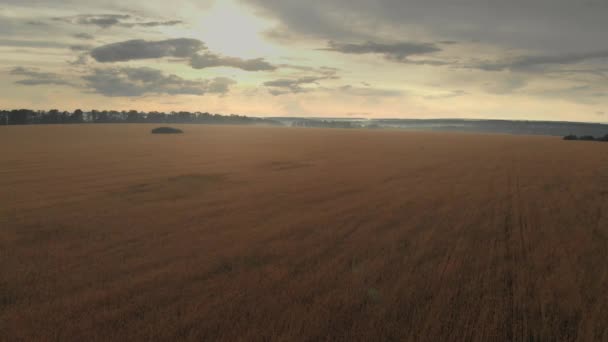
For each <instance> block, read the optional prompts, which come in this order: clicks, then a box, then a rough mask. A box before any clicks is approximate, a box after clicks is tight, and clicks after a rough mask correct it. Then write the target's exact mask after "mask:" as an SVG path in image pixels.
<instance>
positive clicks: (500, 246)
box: [0, 125, 608, 341]
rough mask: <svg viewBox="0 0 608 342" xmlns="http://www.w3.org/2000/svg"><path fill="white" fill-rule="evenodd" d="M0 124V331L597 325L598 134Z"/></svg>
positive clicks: (402, 336)
mask: <svg viewBox="0 0 608 342" xmlns="http://www.w3.org/2000/svg"><path fill="white" fill-rule="evenodd" d="M153 127H154V126H147V125H95V126H90V125H89V126H87V125H84V126H78V125H74V126H22V127H0V149H1V150H0V152H1V153H0V227H1V228H0V340H6V341H18V340H81V341H90V340H126V339H138V340H145V339H153V340H157V339H158V340H168V339H175V340H178V339H179V340H207V341H211V340H242V341H255V340H276V341H289V340H309V341H316V340H347V341H356V340H359V341H369V340H382V341H388V340H423V341H450V340H477V341H488V340H515V341H523V340H526V341H529V340H533V339H534V340H545V341H546V340H556V339H558V340H581V341H583V340H587V341H591V340H607V339H608V297H607V296H608V292H607V291H606V289H608V276H607V275H608V145H604V144H596V143H585V142H564V141H562V140H561V138H552V137H521V136H501V135H467V134H441V133H406V132H397V131H356V130H352V131H347V130H344V131H342V130H315V129H287V128H259V127H213V126H178V127H179V128H182V129H183V130H184V131H185V134H183V135H177V136H154V135H151V134H150V129H151V128H153Z"/></svg>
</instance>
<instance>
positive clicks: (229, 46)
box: [191, 0, 278, 59]
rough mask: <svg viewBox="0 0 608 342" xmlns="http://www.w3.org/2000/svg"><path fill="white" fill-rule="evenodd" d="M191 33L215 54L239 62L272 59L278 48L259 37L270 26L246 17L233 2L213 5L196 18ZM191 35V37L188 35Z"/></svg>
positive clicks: (255, 18)
mask: <svg viewBox="0 0 608 342" xmlns="http://www.w3.org/2000/svg"><path fill="white" fill-rule="evenodd" d="M192 22H193V23H194V27H193V33H194V34H195V35H196V37H194V38H197V39H200V40H202V41H204V42H205V43H206V44H207V46H208V47H209V48H210V49H211V50H213V51H216V52H218V53H222V54H225V55H228V56H234V57H240V58H258V57H262V56H263V57H265V58H270V59H271V58H273V57H275V56H277V55H278V52H277V48H276V47H273V46H272V45H271V44H269V43H268V42H265V41H264V40H263V37H262V32H263V31H264V30H266V29H268V28H269V23H268V22H265V21H264V20H262V19H260V18H257V17H255V16H254V15H253V14H251V13H247V12H246V11H245V9H244V8H243V7H242V6H241V7H239V6H237V4H235V3H234V2H233V1H224V0H223V1H216V2H215V4H214V5H213V7H212V8H211V9H210V10H209V11H206V12H205V13H204V14H201V15H199V16H196V18H194V20H193V21H192ZM191 34H192V33H191Z"/></svg>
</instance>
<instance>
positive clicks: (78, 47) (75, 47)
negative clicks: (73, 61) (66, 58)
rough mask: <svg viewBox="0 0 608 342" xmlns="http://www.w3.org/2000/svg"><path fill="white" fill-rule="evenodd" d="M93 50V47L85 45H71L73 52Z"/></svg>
mask: <svg viewBox="0 0 608 342" xmlns="http://www.w3.org/2000/svg"><path fill="white" fill-rule="evenodd" d="M91 48H92V46H91V45H84V44H76V45H70V50H72V51H89V50H91Z"/></svg>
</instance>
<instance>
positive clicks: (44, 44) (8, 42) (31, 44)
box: [0, 39, 69, 49]
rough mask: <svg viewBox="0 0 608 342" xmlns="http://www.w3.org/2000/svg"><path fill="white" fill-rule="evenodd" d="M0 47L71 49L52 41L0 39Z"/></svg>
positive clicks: (66, 45)
mask: <svg viewBox="0 0 608 342" xmlns="http://www.w3.org/2000/svg"><path fill="white" fill-rule="evenodd" d="M0 46H10V47H22V48H37V49H63V48H67V47H69V45H68V44H65V43H61V42H57V41H51V40H21V39H0Z"/></svg>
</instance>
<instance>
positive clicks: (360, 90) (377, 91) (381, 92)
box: [337, 85, 404, 97]
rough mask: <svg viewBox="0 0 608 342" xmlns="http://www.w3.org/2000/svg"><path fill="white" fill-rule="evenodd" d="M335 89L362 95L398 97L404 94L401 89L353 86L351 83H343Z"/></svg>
mask: <svg viewBox="0 0 608 342" xmlns="http://www.w3.org/2000/svg"><path fill="white" fill-rule="evenodd" d="M337 90H338V91H339V92H342V93H345V94H348V95H352V96H363V97H399V96H403V95H404V92H403V91H401V90H396V89H381V88H371V87H355V86H352V85H345V86H342V87H339V88H337Z"/></svg>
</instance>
